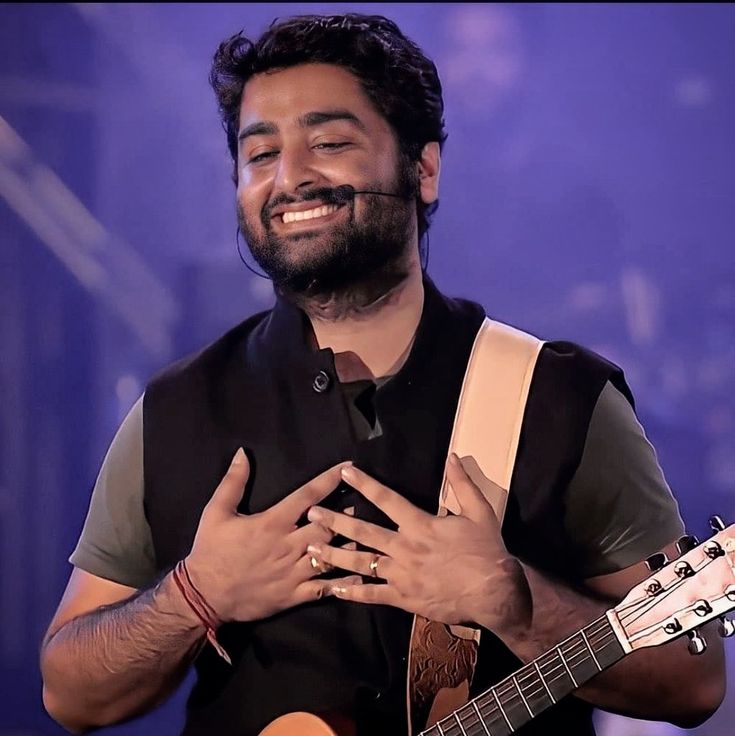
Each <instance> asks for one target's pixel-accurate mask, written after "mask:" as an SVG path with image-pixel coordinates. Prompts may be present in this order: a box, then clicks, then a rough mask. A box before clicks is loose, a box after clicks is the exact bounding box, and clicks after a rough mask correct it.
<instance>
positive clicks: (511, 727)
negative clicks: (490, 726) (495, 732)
mask: <svg viewBox="0 0 735 736" xmlns="http://www.w3.org/2000/svg"><path fill="white" fill-rule="evenodd" d="M492 693H493V695H494V696H495V701H496V702H497V704H498V708H500V712H501V713H502V714H503V718H505V722H506V723H507V724H508V728H509V729H510V732H511V733H513V731H514V730H515V729H514V728H513V724H512V723H511V722H510V721H509V720H508V716H507V715H506V713H505V709H504V708H503V704H502V703H501V702H500V698H499V697H498V694H497V693H496V692H495V688H493V690H492Z"/></svg>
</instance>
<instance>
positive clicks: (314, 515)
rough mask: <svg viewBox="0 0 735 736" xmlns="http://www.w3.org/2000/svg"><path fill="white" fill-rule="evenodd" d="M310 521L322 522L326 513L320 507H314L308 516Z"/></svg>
mask: <svg viewBox="0 0 735 736" xmlns="http://www.w3.org/2000/svg"><path fill="white" fill-rule="evenodd" d="M306 518H307V519H308V520H309V521H320V520H321V519H323V518H324V512H323V511H322V510H321V509H320V508H319V507H318V506H312V507H311V508H310V509H309V513H308V514H307V515H306Z"/></svg>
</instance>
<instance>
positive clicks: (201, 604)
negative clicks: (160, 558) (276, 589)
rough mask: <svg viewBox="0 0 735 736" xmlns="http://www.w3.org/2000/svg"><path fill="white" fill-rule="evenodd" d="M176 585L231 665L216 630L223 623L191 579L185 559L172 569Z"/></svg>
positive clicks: (209, 639) (208, 637)
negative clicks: (218, 639)
mask: <svg viewBox="0 0 735 736" xmlns="http://www.w3.org/2000/svg"><path fill="white" fill-rule="evenodd" d="M172 573H173V578H174V582H175V583H176V587H177V588H178V589H179V590H180V591H181V595H182V596H183V598H184V600H185V601H186V602H187V604H188V606H189V608H191V610H192V611H194V613H195V614H196V615H197V618H198V619H199V620H200V621H201V622H202V624H204V628H205V629H206V631H207V641H209V643H210V644H211V645H212V646H213V647H214V649H215V651H216V652H217V654H219V656H220V657H222V659H224V660H225V662H227V664H229V665H231V664H232V660H231V659H230V655H229V654H227V652H226V651H225V649H224V648H223V646H222V645H221V644H220V643H219V642H218V641H217V635H216V633H215V630H216V629H217V627H218V626H219V625H220V624H221V623H222V622H221V621H220V620H219V618H218V617H217V614H216V612H215V610H214V609H213V608H212V606H210V605H209V603H207V601H206V599H205V598H204V596H203V595H202V594H201V593H200V592H199V591H198V590H197V588H196V586H195V585H194V583H193V582H192V580H191V576H190V575H189V570H188V569H187V567H186V562H185V561H184V560H181V561H179V562H178V563H177V564H176V567H175V568H174V569H173V571H172Z"/></svg>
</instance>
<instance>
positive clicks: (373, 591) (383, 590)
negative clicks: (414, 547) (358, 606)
mask: <svg viewBox="0 0 735 736" xmlns="http://www.w3.org/2000/svg"><path fill="white" fill-rule="evenodd" d="M334 582H336V581H334ZM332 595H334V596H335V597H336V598H341V599H342V600H346V601H354V602H355V603H372V604H380V605H384V606H395V607H396V608H402V609H403V610H404V611H408V612H409V613H415V611H412V610H411V608H410V607H409V606H408V605H407V603H406V601H405V599H404V598H403V596H401V594H400V593H399V592H398V590H397V589H396V588H394V587H393V586H392V585H389V584H388V583H378V584H377V585H355V584H347V585H334V586H333V588H332Z"/></svg>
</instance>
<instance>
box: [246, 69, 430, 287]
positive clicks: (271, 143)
mask: <svg viewBox="0 0 735 736" xmlns="http://www.w3.org/2000/svg"><path fill="white" fill-rule="evenodd" d="M239 138H240V140H239V149H238V187H237V205H238V218H239V222H240V227H241V229H242V231H243V234H244V236H245V238H246V240H247V241H248V244H249V246H250V250H251V251H252V253H253V256H254V258H255V259H256V261H257V262H258V263H259V264H260V266H261V268H263V269H264V270H265V271H266V273H268V275H269V276H271V278H273V280H274V282H275V283H276V284H277V285H280V286H282V287H285V288H286V289H287V290H290V291H293V292H300V293H304V292H312V293H326V292H334V291H339V290H344V289H348V288H349V287H350V285H352V284H356V283H360V282H361V281H362V280H363V279H366V278H369V277H371V276H374V275H375V274H376V273H384V272H385V273H387V272H390V271H391V269H395V268H403V266H402V262H403V260H404V255H405V254H406V253H407V251H408V249H409V248H411V247H412V246H415V245H416V235H415V233H416V201H415V194H416V186H415V177H416V171H415V166H412V165H410V164H409V163H408V162H406V161H405V160H404V157H402V156H400V155H399V152H398V145H397V141H396V136H395V135H394V133H393V131H392V129H391V128H390V126H389V124H388V123H387V121H386V120H385V119H384V118H383V117H382V116H381V115H380V114H379V113H378V112H377V111H376V110H375V108H374V107H373V105H372V104H371V102H370V100H369V99H368V98H367V97H366V95H365V94H364V92H363V91H362V89H361V87H360V84H359V81H358V80H357V78H356V77H354V76H353V75H352V74H351V73H350V72H348V71H346V70H344V69H342V68H341V67H337V66H332V65H329V64H304V65H300V66H296V67H291V68H288V69H284V70H282V71H277V72H269V73H265V74H260V75H258V76H256V77H254V78H253V79H251V80H250V81H249V82H248V83H247V84H246V85H245V89H244V90H243V98H242V104H241V107H240V129H239ZM344 184H349V185H351V186H352V187H354V189H356V190H371V191H382V192H391V193H397V192H398V193H401V194H403V195H404V196H405V197H406V198H404V199H397V198H393V197H384V196H379V195H372V194H358V195H356V196H355V197H354V199H351V198H349V197H345V196H344V195H343V194H342V195H341V196H340V191H339V190H337V187H339V186H340V185H344ZM387 279H388V280H391V277H390V275H389V274H387ZM391 286H392V284H391Z"/></svg>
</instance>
